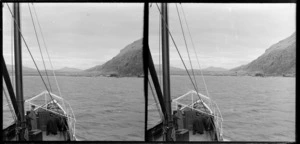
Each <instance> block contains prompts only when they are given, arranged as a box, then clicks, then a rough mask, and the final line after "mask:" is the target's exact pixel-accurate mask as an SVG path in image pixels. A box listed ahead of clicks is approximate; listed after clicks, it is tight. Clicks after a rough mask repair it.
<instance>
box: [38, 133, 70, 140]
mask: <svg viewBox="0 0 300 144" xmlns="http://www.w3.org/2000/svg"><path fill="white" fill-rule="evenodd" d="M43 141H66V140H65V138H64V135H63V134H62V133H61V132H57V134H56V135H53V134H49V135H47V134H46V132H45V131H43Z"/></svg>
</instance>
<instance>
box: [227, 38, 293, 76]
mask: <svg viewBox="0 0 300 144" xmlns="http://www.w3.org/2000/svg"><path fill="white" fill-rule="evenodd" d="M295 64H296V35H295V33H293V34H292V35H291V36H289V37H288V38H286V39H284V40H281V41H279V42H278V43H276V44H273V45H272V46H271V47H270V48H268V49H267V50H266V51H265V53H264V54H263V55H261V56H259V57H258V58H257V59H255V60H254V61H252V62H250V63H249V64H247V65H244V66H240V67H237V68H234V69H231V71H245V72H249V73H263V74H265V75H286V74H289V75H290V74H292V75H295Z"/></svg>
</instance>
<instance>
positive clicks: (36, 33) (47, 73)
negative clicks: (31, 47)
mask: <svg viewBox="0 0 300 144" xmlns="http://www.w3.org/2000/svg"><path fill="white" fill-rule="evenodd" d="M28 8H29V12H30V16H31V20H32V24H33V28H34V32H35V36H36V40H37V43H38V46H39V50H40V53H41V57H42V60H43V64H44V68H45V72H46V77H47V80H48V83H49V88H50V91H51V92H52V88H51V83H50V80H49V76H48V72H47V68H46V64H45V61H44V56H43V52H42V49H41V45H40V41H39V38H38V35H37V32H36V28H35V24H34V20H33V17H32V13H31V9H30V5H29V3H28Z"/></svg>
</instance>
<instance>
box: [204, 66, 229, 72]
mask: <svg viewBox="0 0 300 144" xmlns="http://www.w3.org/2000/svg"><path fill="white" fill-rule="evenodd" d="M202 71H227V69H225V68H221V67H213V66H211V67H208V68H205V69H202Z"/></svg>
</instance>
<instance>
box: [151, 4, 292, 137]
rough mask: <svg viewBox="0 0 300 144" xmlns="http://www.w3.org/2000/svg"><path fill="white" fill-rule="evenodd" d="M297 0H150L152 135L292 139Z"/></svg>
mask: <svg viewBox="0 0 300 144" xmlns="http://www.w3.org/2000/svg"><path fill="white" fill-rule="evenodd" d="M295 23H296V4H291V3H290V4H289V3H286V4H283V3H277V4H272V3H269V4H264V3H245V4H230V3H167V4H160V3H158V4H157V3H150V5H149V49H150V53H151V59H152V61H150V62H149V63H152V64H153V66H152V67H151V65H150V64H149V72H150V73H151V71H153V72H152V73H155V74H153V75H152V74H151V76H149V84H148V87H149V91H148V94H149V97H148V119H147V133H148V134H147V139H148V140H149V141H185V142H186V141H247V142H249V141H254V142H255V141H273V142H275V141H286V142H294V141H295V137H296V136H295V132H296V131H295V123H296V121H295V115H296V113H295V110H296V108H295V103H296V102H295V75H296V71H295V64H296V53H295V52H296V28H295V27H296V24H295Z"/></svg>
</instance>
